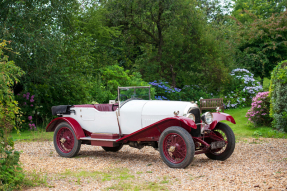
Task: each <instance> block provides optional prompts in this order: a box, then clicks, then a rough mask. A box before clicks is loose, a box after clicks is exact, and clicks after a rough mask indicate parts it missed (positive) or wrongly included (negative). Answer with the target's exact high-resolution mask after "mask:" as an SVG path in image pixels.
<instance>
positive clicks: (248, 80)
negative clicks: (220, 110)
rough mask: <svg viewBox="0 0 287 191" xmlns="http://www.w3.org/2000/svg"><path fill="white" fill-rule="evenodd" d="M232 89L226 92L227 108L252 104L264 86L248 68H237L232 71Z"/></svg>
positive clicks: (224, 100)
mask: <svg viewBox="0 0 287 191" xmlns="http://www.w3.org/2000/svg"><path fill="white" fill-rule="evenodd" d="M230 75H231V76H232V82H231V85H230V86H231V88H232V91H229V92H225V96H224V98H223V102H224V103H225V108H236V107H245V106H249V105H250V104H251V101H252V98H253V97H254V96H255V95H256V94H257V93H258V92H259V91H262V90H263V88H262V86H261V85H260V82H258V81H257V80H255V79H254V75H253V74H252V73H251V72H249V71H248V70H246V69H241V68H237V69H234V70H232V71H231V73H230Z"/></svg>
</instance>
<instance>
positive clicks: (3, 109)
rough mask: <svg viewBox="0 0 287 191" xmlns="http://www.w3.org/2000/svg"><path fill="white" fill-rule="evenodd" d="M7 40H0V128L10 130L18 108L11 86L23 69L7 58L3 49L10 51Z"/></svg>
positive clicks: (13, 124)
mask: <svg viewBox="0 0 287 191" xmlns="http://www.w3.org/2000/svg"><path fill="white" fill-rule="evenodd" d="M6 46H7V41H5V40H4V41H2V42H0V71H1V72H0V128H5V132H6V131H10V130H11V129H12V128H13V127H14V126H15V114H18V112H19V108H18V106H17V102H16V101H15V100H14V95H13V90H12V87H13V86H14V84H15V82H16V83H17V82H19V79H18V78H19V77H20V76H21V75H23V74H24V73H23V71H22V70H21V69H20V68H19V67H17V66H16V65H15V64H14V62H13V61H11V60H8V58H9V57H8V56H7V55H5V54H4V51H12V50H11V49H8V48H6Z"/></svg>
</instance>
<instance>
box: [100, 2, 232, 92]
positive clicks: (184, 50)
mask: <svg viewBox="0 0 287 191" xmlns="http://www.w3.org/2000/svg"><path fill="white" fill-rule="evenodd" d="M103 6H104V7H105V8H106V10H107V13H106V17H107V18H108V19H109V23H110V25H109V26H116V27H119V26H121V29H122V35H121V36H120V40H121V41H123V45H124V46H125V47H127V49H128V50H127V49H125V48H123V51H122V53H123V55H125V56H126V57H128V58H129V61H130V62H134V65H131V66H130V65H125V66H128V67H129V68H131V69H133V70H137V71H140V73H141V74H142V77H143V79H144V80H145V81H149V82H152V81H154V80H162V81H167V82H169V84H170V86H171V87H173V88H175V87H181V88H182V87H184V85H187V84H188V85H199V86H201V87H203V88H204V89H205V90H204V91H206V90H207V89H208V90H212V91H216V90H217V89H219V88H220V84H221V82H222V81H223V80H224V78H226V77H227V73H228V68H229V67H228V66H229V65H230V63H231V62H232V59H231V58H232V57H231V56H229V55H230V54H231V52H232V51H230V50H229V49H230V46H228V45H227V43H226V41H225V37H223V36H222V35H221V32H218V33H217V32H214V31H215V30H214V28H212V27H211V26H209V25H207V21H206V19H205V15H204V13H203V12H202V11H201V10H199V9H197V8H196V6H197V3H196V2H195V1H191V0H184V1H174V0H168V1H151V0H145V1H142V0H141V1H140V0H136V1H123V0H119V1H105V4H104V5H103ZM119 62H120V63H121V61H119ZM125 62H126V61H125ZM132 66H134V67H135V68H134V67H132ZM216 74H220V75H216Z"/></svg>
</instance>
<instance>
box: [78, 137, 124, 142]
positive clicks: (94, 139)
mask: <svg viewBox="0 0 287 191" xmlns="http://www.w3.org/2000/svg"><path fill="white" fill-rule="evenodd" d="M80 139H81V140H90V141H116V140H118V139H100V138H91V137H82V138H80Z"/></svg>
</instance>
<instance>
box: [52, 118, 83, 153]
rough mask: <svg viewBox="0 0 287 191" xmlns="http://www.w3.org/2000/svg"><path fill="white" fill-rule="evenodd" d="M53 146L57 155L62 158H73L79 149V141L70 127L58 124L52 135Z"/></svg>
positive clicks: (63, 123) (65, 124) (64, 123)
mask: <svg viewBox="0 0 287 191" xmlns="http://www.w3.org/2000/svg"><path fill="white" fill-rule="evenodd" d="M54 146H55V149H56V151H57V153H58V154H59V155H60V156H62V157H68V158H70V157H74V156H76V155H77V154H78V152H79V150H80V148H81V141H80V140H77V137H76V135H75V132H74V131H73V129H72V127H71V126H70V125H69V124H68V123H66V122H62V123H60V124H59V125H58V126H57V127H56V129H55V133H54Z"/></svg>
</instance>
